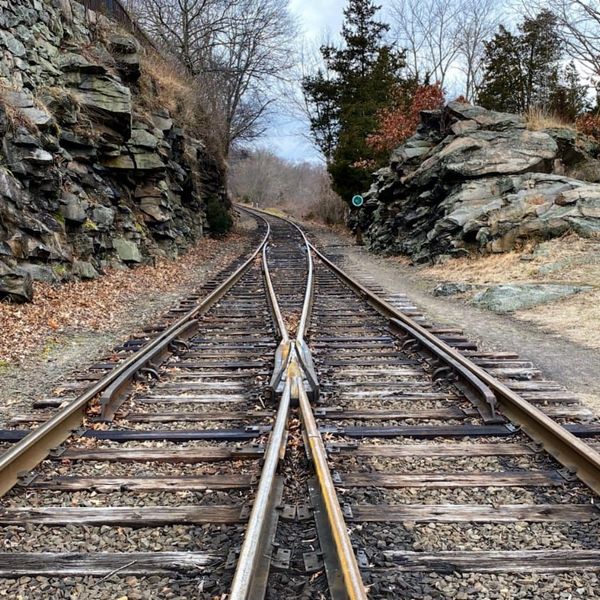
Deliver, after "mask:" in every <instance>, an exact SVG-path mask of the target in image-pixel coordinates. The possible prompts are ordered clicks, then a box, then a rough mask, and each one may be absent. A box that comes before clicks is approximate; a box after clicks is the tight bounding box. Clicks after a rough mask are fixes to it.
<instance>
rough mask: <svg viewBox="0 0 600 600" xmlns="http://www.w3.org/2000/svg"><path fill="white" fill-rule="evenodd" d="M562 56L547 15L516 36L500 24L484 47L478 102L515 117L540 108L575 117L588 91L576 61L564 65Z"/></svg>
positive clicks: (550, 16)
mask: <svg viewBox="0 0 600 600" xmlns="http://www.w3.org/2000/svg"><path fill="white" fill-rule="evenodd" d="M563 55H564V52H563V45H562V42H561V38H560V36H559V35H558V32H557V26H556V17H555V16H554V15H553V14H552V13H551V12H549V11H542V12H541V13H539V14H538V15H537V16H536V17H535V18H526V19H525V20H524V21H523V22H522V23H521V24H520V25H519V26H518V33H516V34H512V33H511V32H510V31H508V30H507V29H506V28H505V27H503V26H500V28H499V30H498V32H497V33H496V35H495V36H494V37H493V39H492V40H490V41H489V42H486V44H485V74H484V78H483V84H482V86H481V89H480V92H479V96H478V102H479V104H481V105H483V106H484V107H486V108H489V109H493V110H502V111H507V112H516V113H525V112H527V111H528V110H529V109H530V108H534V107H537V108H542V109H545V110H547V111H549V112H556V113H558V114H559V115H560V116H562V117H564V118H567V119H572V118H574V117H575V116H576V115H577V114H578V113H579V112H581V110H583V108H585V87H584V86H582V85H581V83H580V82H579V75H578V74H577V70H576V68H575V65H574V64H573V63H571V64H569V65H568V66H567V67H566V68H564V69H563V68H562V67H561V61H562V59H563Z"/></svg>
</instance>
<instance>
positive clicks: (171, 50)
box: [129, 0, 600, 206]
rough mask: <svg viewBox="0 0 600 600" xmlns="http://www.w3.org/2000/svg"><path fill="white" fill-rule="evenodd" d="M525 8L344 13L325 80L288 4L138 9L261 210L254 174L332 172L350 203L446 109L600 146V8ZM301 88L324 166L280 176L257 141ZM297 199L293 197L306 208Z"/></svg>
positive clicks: (136, 0) (223, 1)
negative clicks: (577, 135) (508, 118)
mask: <svg viewBox="0 0 600 600" xmlns="http://www.w3.org/2000/svg"><path fill="white" fill-rule="evenodd" d="M518 1H519V0H513V1H512V2H510V4H509V0H506V1H505V2H497V1H496V0H453V1H452V2H448V1H447V0H388V1H387V2H386V3H385V6H384V8H383V9H382V8H381V7H380V6H378V5H377V4H375V2H373V0H348V2H347V4H346V8H345V10H344V21H343V26H342V29H341V32H340V35H339V36H338V37H335V38H334V41H333V42H328V43H326V44H323V45H322V46H321V48H320V52H319V59H318V61H317V63H316V66H315V65H310V66H309V65H308V64H304V65H303V66H302V67H303V68H301V69H299V68H298V67H299V63H303V58H302V52H301V48H300V46H301V44H300V42H299V39H300V34H301V30H300V28H299V26H298V23H297V22H296V20H295V18H294V17H293V14H292V12H291V11H290V7H289V3H288V0H129V9H130V10H131V12H132V13H133V14H134V16H135V17H136V19H137V20H138V21H139V22H140V24H141V25H142V26H143V27H144V29H145V30H146V31H147V32H148V33H149V35H150V36H151V37H152V39H153V40H155V42H156V43H157V44H158V46H159V47H160V48H161V49H162V51H164V52H165V53H166V54H167V55H170V56H174V57H176V59H177V62H178V64H180V65H183V68H184V69H185V71H186V76H187V77H189V78H191V80H192V81H193V82H194V93H193V97H194V106H197V107H198V110H201V111H202V113H203V122H204V123H205V129H206V132H207V136H206V137H207V138H209V139H210V140H211V143H213V144H214V145H215V146H216V147H217V148H218V151H219V152H220V154H221V155H222V156H223V157H224V158H225V160H228V159H229V158H230V157H231V160H229V164H230V165H231V167H232V170H233V171H234V173H233V175H234V177H233V179H235V181H236V183H235V186H234V190H235V193H237V194H239V195H241V196H247V197H250V196H252V194H253V193H254V192H253V189H254V188H253V185H254V182H253V178H254V177H255V173H254V172H252V173H251V171H252V170H255V171H256V170H258V174H259V175H256V177H259V176H262V177H265V178H279V180H281V179H282V177H289V176H291V173H292V172H294V173H295V172H296V171H298V170H300V171H301V170H302V169H306V170H307V171H308V170H310V169H314V170H317V171H319V170H320V171H323V170H324V169H326V170H327V172H328V173H329V176H330V178H331V179H330V181H331V185H332V187H333V189H334V190H335V192H336V193H338V194H339V195H340V196H341V198H343V200H344V201H349V199H350V198H351V197H352V196H353V195H354V194H356V193H360V192H362V191H365V190H366V189H367V188H368V187H369V184H370V181H371V173H372V172H373V171H374V170H376V169H378V168H379V167H381V166H383V165H385V164H387V162H388V160H389V154H390V152H391V151H392V150H393V149H394V148H396V147H397V146H398V145H399V144H400V143H401V142H402V141H403V140H405V139H406V138H407V137H409V136H410V135H411V134H412V133H413V132H414V129H415V127H416V125H417V122H418V118H419V113H420V111H422V110H427V109H435V108H437V107H439V106H440V105H441V104H443V103H444V102H445V101H446V100H452V99H455V98H457V97H462V98H464V99H465V100H467V101H470V102H472V103H477V104H481V105H482V106H484V107H485V108H488V109H494V110H500V111H509V112H516V113H522V114H525V115H530V117H531V118H532V119H533V118H537V119H538V120H541V121H544V122H548V123H550V124H551V123H553V122H558V123H560V122H563V121H564V122H571V123H575V122H577V123H578V125H579V127H580V128H581V129H583V130H584V131H586V132H587V133H593V134H597V133H599V132H600V119H599V118H597V116H596V115H597V114H598V95H599V92H598V90H599V89H600V88H599V86H600V4H599V3H598V0H528V1H527V2H525V0H522V2H523V3H522V5H515V2H518ZM299 71H302V75H301V76H298V75H297V73H298V72H299ZM299 84H300V86H301V88H302V94H301V96H302V97H303V100H302V101H301V102H300V104H301V106H302V109H303V115H304V117H305V118H306V120H307V122H308V123H309V124H310V131H311V135H312V141H313V142H314V144H315V145H316V146H317V147H318V149H319V150H320V152H321V154H322V156H323V157H324V163H323V165H324V166H322V167H317V166H313V167H310V166H303V165H287V167H286V168H280V169H272V168H270V165H271V164H272V162H273V160H275V158H274V157H272V156H271V158H270V159H269V160H266V159H265V157H266V156H268V155H269V153H268V152H265V151H263V150H256V144H255V141H256V140H258V139H260V137H261V136H262V134H263V133H264V132H265V131H266V129H267V128H268V126H269V122H270V117H271V115H272V112H279V114H281V111H282V108H281V105H280V106H279V107H278V108H277V109H276V111H274V107H275V106H276V104H277V103H278V102H279V101H281V100H282V99H286V98H289V97H292V96H293V95H294V93H293V89H294V88H295V89H298V85H299ZM253 148H254V149H253ZM240 149H243V150H244V151H243V152H242V153H240ZM271 159H273V160H271ZM244 162H247V165H246V166H244V167H242V165H244ZM250 165H251V166H252V169H250V168H249V167H250ZM288 167H289V168H288ZM244 174H245V175H244ZM261 174H262V175H261ZM251 175H252V176H251ZM321 176H323V177H324V174H323V173H321V175H320V177H321ZM244 177H245V178H246V179H244ZM283 183H284V182H282V181H271V183H270V184H269V185H268V186H267V187H269V188H270V189H282V188H284V187H285V185H283ZM311 186H312V184H311ZM326 187H327V186H325V188H326ZM317 188H318V189H321V188H322V186H317ZM325 188H323V189H325ZM295 189H296V191H294V189H288V190H287V192H286V194H289V195H291V196H292V197H293V198H295V199H296V200H297V203H298V204H299V205H302V206H303V205H304V204H305V199H303V197H302V194H301V193H300V192H298V191H297V188H295ZM265 193H266V192H265ZM267 196H268V194H267ZM287 197H289V196H287ZM318 201H319V200H318V198H317V200H316V201H315V203H317V204H318Z"/></svg>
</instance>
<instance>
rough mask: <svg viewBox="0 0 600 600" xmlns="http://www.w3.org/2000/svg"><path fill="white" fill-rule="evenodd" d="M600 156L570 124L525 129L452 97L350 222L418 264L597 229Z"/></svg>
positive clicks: (397, 154)
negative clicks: (542, 128)
mask: <svg viewBox="0 0 600 600" xmlns="http://www.w3.org/2000/svg"><path fill="white" fill-rule="evenodd" d="M599 156H600V147H599V146H598V145H597V144H596V143H594V142H593V141H592V140H589V139H582V138H581V137H580V136H578V135H577V133H576V132H575V131H573V130H570V129H548V130H544V131H529V130H527V129H526V125H525V122H524V120H523V119H522V118H521V117H519V116H516V115H511V114H505V113H497V112H492V111H487V110H485V109H483V108H481V107H477V106H472V105H470V104H463V103H458V102H451V103H450V104H449V105H448V106H447V107H445V108H444V109H443V110H440V111H431V112H424V113H423V114H422V118H421V124H420V126H419V128H418V130H417V133H416V134H415V135H414V136H413V137H412V138H410V139H408V140H407V141H406V142H405V144H403V145H402V146H401V147H400V148H398V149H397V150H395V151H394V153H393V154H392V157H391V162H390V166H389V168H385V169H381V170H380V171H378V172H377V173H376V174H375V182H374V184H373V186H372V187H371V189H370V190H369V192H368V193H367V194H366V195H365V204H364V205H363V208H361V209H360V210H356V209H354V210H353V213H352V215H351V217H350V225H351V227H352V228H353V229H354V230H356V231H360V232H361V233H362V235H363V239H364V241H365V243H366V244H367V246H368V247H369V248H370V249H372V250H374V251H375V252H379V253H385V254H407V255H409V256H411V257H412V258H413V260H414V261H416V262H426V261H430V260H434V259H436V258H439V257H446V256H449V255H450V256H452V255H454V256H456V255H465V254H469V253H475V252H505V251H509V250H511V249H513V248H515V247H517V246H518V245H519V244H521V243H522V242H523V241H525V240H531V239H534V240H543V239H549V238H552V237H556V236H559V235H562V234H564V233H566V232H569V231H574V232H576V233H578V234H580V235H582V236H594V235H599V234H600V185H598V184H596V183H594V182H600V161H599V160H598V157H599ZM576 177H585V178H586V179H587V181H583V180H581V179H577V178H576Z"/></svg>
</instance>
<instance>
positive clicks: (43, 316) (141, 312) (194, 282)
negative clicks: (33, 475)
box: [0, 217, 256, 415]
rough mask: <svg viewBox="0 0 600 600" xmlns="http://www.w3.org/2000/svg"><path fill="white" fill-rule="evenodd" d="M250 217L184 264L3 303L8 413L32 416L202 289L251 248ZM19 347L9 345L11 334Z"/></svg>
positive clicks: (2, 370) (1, 383)
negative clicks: (75, 375)
mask: <svg viewBox="0 0 600 600" xmlns="http://www.w3.org/2000/svg"><path fill="white" fill-rule="evenodd" d="M255 227H256V223H255V221H254V220H252V219H250V218H248V217H246V218H245V219H244V220H243V221H242V222H240V223H239V224H238V226H237V228H236V231H235V232H234V234H233V235H231V236H229V238H227V239H226V240H223V241H213V240H209V239H204V240H201V241H200V242H199V244H198V245H197V246H196V247H195V248H194V249H192V250H191V251H190V252H189V253H188V254H186V255H185V256H183V257H182V258H180V259H179V260H177V261H174V262H166V263H163V264H162V265H159V266H157V267H140V268H138V269H134V270H131V271H127V272H125V273H110V274H108V275H107V276H106V277H103V278H100V279H98V280H95V281H92V282H78V283H76V284H73V285H72V286H71V288H68V287H67V286H63V287H62V288H59V289H52V290H44V289H42V290H40V294H39V295H38V297H37V299H36V300H35V302H34V303H33V304H31V305H26V306H24V305H21V306H18V305H17V306H15V305H3V306H2V307H1V308H2V311H3V312H2V314H1V316H2V317H3V319H4V331H5V335H3V338H4V339H3V340H2V344H0V349H2V350H3V351H2V352H1V353H0V358H1V360H0V415H1V414H2V413H4V414H5V415H6V414H16V413H18V412H29V410H30V408H31V403H32V401H33V400H36V399H39V398H43V397H46V396H48V395H50V394H51V392H52V390H54V389H55V388H56V387H57V386H59V385H60V383H61V382H62V381H63V380H65V379H66V378H67V376H68V374H69V373H72V372H76V371H80V370H83V369H85V368H86V367H87V366H89V365H91V364H92V363H94V362H95V361H97V360H98V358H100V357H102V356H104V355H106V354H107V353H109V352H110V351H111V349H112V348H113V347H114V346H116V345H117V344H119V343H123V342H124V341H126V340H127V339H128V338H129V337H130V336H131V335H132V334H134V333H135V332H136V331H139V330H140V329H142V328H143V327H144V326H145V325H147V324H148V323H150V322H152V321H153V320H154V319H155V318H156V317H157V316H158V315H160V314H161V313H163V312H165V311H167V310H168V309H169V308H170V307H172V306H174V305H175V304H176V303H177V301H178V300H179V299H180V298H182V297H184V296H186V295H188V294H190V293H192V291H193V290H194V289H196V288H198V287H200V286H201V285H202V284H203V283H204V282H205V281H206V280H207V279H208V278H210V277H211V276H212V275H213V274H216V273H217V272H218V271H220V270H221V269H223V268H224V267H226V266H227V265H228V264H230V263H231V262H232V261H233V260H235V258H237V257H238V256H239V255H240V254H243V253H245V252H247V251H248V250H249V249H250V245H251V242H252V240H251V235H250V231H251V230H253V229H254V228H255ZM8 336H11V340H12V341H11V342H9V343H7V337H8Z"/></svg>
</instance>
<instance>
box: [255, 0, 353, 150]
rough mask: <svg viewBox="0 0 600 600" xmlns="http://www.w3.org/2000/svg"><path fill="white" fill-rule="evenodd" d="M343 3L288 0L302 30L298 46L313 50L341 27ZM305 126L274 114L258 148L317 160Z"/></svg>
mask: <svg viewBox="0 0 600 600" xmlns="http://www.w3.org/2000/svg"><path fill="white" fill-rule="evenodd" d="M345 6H346V0H290V8H291V10H292V12H293V13H294V14H295V15H296V16H297V17H298V21H299V26H300V28H301V31H302V39H301V40H299V46H306V47H314V46H318V44H319V43H320V42H321V41H322V40H323V39H324V38H325V37H326V36H327V35H328V34H330V35H332V36H334V35H336V34H337V33H339V31H340V29H341V27H342V21H343V10H344V7H345ZM308 133H309V132H308V127H307V124H306V123H305V122H304V121H302V120H301V119H299V118H296V117H293V116H292V115H289V114H278V115H274V122H273V123H272V124H271V126H270V128H269V131H268V134H267V136H266V137H265V138H264V139H263V140H262V141H261V143H260V145H261V146H264V147H265V148H268V149H269V150H271V151H272V152H275V153H277V154H278V155H279V156H282V157H283V158H287V159H290V160H300V161H302V160H310V161H318V160H320V156H319V152H318V151H317V150H316V149H315V147H314V146H313V145H312V143H311V142H309V141H308V140H307V136H308Z"/></svg>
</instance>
